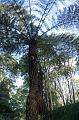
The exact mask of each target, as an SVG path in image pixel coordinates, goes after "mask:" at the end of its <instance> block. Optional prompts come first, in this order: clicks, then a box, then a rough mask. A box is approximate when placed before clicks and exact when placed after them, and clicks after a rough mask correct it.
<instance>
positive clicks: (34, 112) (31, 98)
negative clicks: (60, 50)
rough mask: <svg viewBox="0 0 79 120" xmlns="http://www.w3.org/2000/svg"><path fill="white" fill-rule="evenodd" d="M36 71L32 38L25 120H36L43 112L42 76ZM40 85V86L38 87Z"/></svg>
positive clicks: (35, 52)
mask: <svg viewBox="0 0 79 120" xmlns="http://www.w3.org/2000/svg"><path fill="white" fill-rule="evenodd" d="M39 74H40V72H39V71H38V58H37V41H36V40H35V39H34V38H32V39H31V40H30V41H29V81H30V90H29V95H28V98H27V103H26V120H38V119H39V118H38V116H39V115H40V114H42V113H43V111H44V107H45V106H44V101H43V97H42V91H41V89H42V83H41V82H42V79H43V78H42V76H41V75H42V74H40V75H39ZM39 84H40V86H39Z"/></svg>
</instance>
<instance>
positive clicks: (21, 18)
mask: <svg viewBox="0 0 79 120" xmlns="http://www.w3.org/2000/svg"><path fill="white" fill-rule="evenodd" d="M8 1H9V3H10V0H8ZM14 2H15V4H16V5H17V2H16V0H14ZM11 6H12V7H13V8H14V10H15V12H16V14H17V15H18V16H19V18H20V20H21V21H22V23H23V24H24V26H25V29H27V30H28V34H29V36H30V32H29V25H27V24H26V22H25V19H24V17H23V14H21V16H22V17H21V16H20V15H19V14H18V12H17V11H16V9H15V7H14V5H13V4H11ZM18 9H19V12H20V8H18Z"/></svg>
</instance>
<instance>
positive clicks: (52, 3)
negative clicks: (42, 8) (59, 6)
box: [38, 1, 55, 31]
mask: <svg viewBox="0 0 79 120" xmlns="http://www.w3.org/2000/svg"><path fill="white" fill-rule="evenodd" d="M54 4H55V1H54V2H51V6H50V8H49V10H48V12H47V14H46V15H45V17H44V19H42V21H41V24H40V26H39V28H38V31H39V30H40V29H41V27H42V25H43V23H44V21H45V19H46V17H47V16H48V14H49V12H50V10H51V9H52V7H53V5H54Z"/></svg>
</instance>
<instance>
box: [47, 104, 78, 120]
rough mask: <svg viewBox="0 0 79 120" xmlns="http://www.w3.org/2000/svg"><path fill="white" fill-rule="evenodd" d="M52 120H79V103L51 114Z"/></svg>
mask: <svg viewBox="0 0 79 120" xmlns="http://www.w3.org/2000/svg"><path fill="white" fill-rule="evenodd" d="M49 116H50V120H52V119H54V120H79V103H75V104H71V105H66V106H64V107H60V108H58V109H56V110H54V111H52V112H49Z"/></svg>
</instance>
